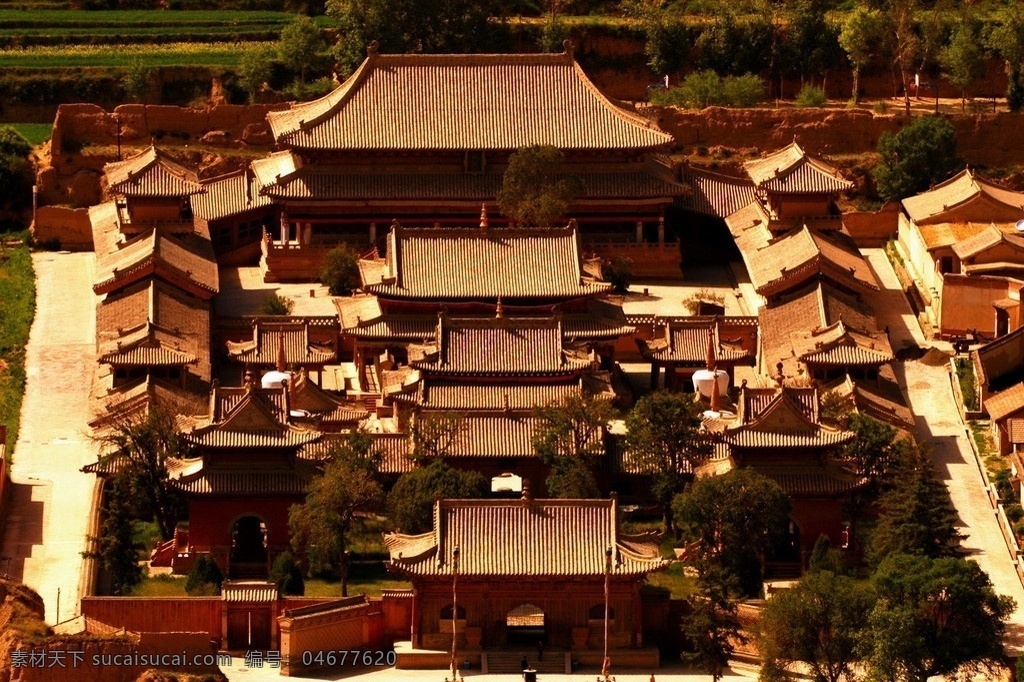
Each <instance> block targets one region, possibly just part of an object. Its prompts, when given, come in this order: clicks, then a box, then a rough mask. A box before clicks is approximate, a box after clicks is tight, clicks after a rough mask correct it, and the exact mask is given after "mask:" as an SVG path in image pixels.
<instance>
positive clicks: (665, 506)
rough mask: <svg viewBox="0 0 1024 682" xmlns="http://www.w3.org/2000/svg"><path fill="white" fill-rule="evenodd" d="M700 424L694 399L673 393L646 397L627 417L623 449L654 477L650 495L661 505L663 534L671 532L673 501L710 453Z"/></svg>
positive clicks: (700, 417)
mask: <svg viewBox="0 0 1024 682" xmlns="http://www.w3.org/2000/svg"><path fill="white" fill-rule="evenodd" d="M701 421H702V414H701V409H700V406H699V405H698V404H697V403H695V402H694V401H693V397H692V396H691V395H687V394H683V393H676V392H674V391H655V392H654V393H649V394H648V395H645V396H644V397H642V398H640V400H638V401H637V402H636V404H635V405H634V406H633V409H632V410H630V412H629V414H628V415H627V416H626V448H627V450H628V452H629V453H630V455H631V456H632V457H633V459H634V463H635V465H636V466H637V467H639V468H640V469H641V470H643V471H647V472H651V473H652V474H653V484H652V486H651V495H652V497H653V498H654V499H655V500H657V501H658V503H659V504H661V508H662V512H663V519H664V523H665V531H666V532H668V531H669V530H672V500H673V498H675V496H676V495H678V494H679V493H681V492H682V491H683V488H684V487H685V485H686V481H687V480H689V479H690V478H691V477H692V472H693V470H694V469H695V468H696V467H697V466H698V465H699V464H700V463H701V462H703V461H705V460H707V459H708V458H709V457H711V454H712V444H711V441H710V440H708V439H707V438H706V437H705V436H704V434H702V433H701Z"/></svg>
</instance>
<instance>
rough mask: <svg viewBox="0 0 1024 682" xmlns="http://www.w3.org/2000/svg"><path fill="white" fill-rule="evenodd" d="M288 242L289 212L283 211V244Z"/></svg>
mask: <svg viewBox="0 0 1024 682" xmlns="http://www.w3.org/2000/svg"><path fill="white" fill-rule="evenodd" d="M287 243H288V212H287V211H281V245H282V246H284V245H285V244H287Z"/></svg>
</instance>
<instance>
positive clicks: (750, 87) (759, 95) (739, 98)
mask: <svg viewBox="0 0 1024 682" xmlns="http://www.w3.org/2000/svg"><path fill="white" fill-rule="evenodd" d="M722 90H723V94H724V95H725V101H726V103H727V104H728V105H729V106H730V107H752V106H754V105H755V104H758V103H759V102H763V101H764V97H765V91H764V81H763V80H761V78H759V77H758V76H755V75H754V74H752V73H745V74H743V75H742V76H729V77H728V78H726V79H724V80H723V81H722Z"/></svg>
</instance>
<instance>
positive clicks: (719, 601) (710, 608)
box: [682, 561, 746, 682]
mask: <svg viewBox="0 0 1024 682" xmlns="http://www.w3.org/2000/svg"><path fill="white" fill-rule="evenodd" d="M696 568H697V590H696V593H695V594H693V595H692V596H691V597H690V599H689V600H688V601H689V603H690V613H689V614H687V617H686V620H684V621H683V635H684V636H685V637H686V640H687V642H689V644H690V649H691V651H684V653H683V654H682V659H683V660H684V661H690V662H693V663H696V664H697V665H699V666H701V667H702V668H704V670H706V671H707V672H708V673H709V674H710V675H711V679H713V680H715V682H717V681H718V680H720V679H722V676H723V674H724V672H725V668H726V666H727V665H728V664H729V658H730V657H731V656H732V653H733V651H734V650H735V648H736V643H737V642H745V641H746V637H745V636H744V635H743V633H742V630H741V629H740V622H739V617H738V615H737V609H736V602H735V601H734V600H733V599H732V595H733V594H735V593H736V591H737V589H738V586H737V584H736V579H735V577H734V576H732V575H731V574H730V573H729V572H728V571H726V570H725V569H724V568H722V566H721V565H719V564H717V563H714V562H706V561H698V562H697V566H696Z"/></svg>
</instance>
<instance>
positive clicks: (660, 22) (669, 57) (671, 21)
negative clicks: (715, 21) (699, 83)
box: [621, 0, 696, 76]
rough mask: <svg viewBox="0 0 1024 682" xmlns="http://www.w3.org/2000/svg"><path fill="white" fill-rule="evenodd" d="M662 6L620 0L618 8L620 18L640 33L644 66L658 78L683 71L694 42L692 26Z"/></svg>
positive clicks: (651, 0)
mask: <svg viewBox="0 0 1024 682" xmlns="http://www.w3.org/2000/svg"><path fill="white" fill-rule="evenodd" d="M665 4H666V3H665V2H663V0H623V2H622V4H621V8H622V12H623V14H625V15H626V16H627V17H629V18H631V19H632V20H634V21H635V22H636V23H637V24H638V25H639V26H640V29H641V30H642V31H643V33H644V54H645V55H646V56H647V65H648V66H649V67H650V69H651V71H653V72H654V73H655V74H656V75H659V76H660V75H662V74H669V73H675V72H677V71H679V70H680V69H682V67H683V66H684V65H685V64H686V62H687V59H688V58H689V55H690V50H691V49H692V48H693V42H694V40H695V39H696V33H695V31H694V28H693V26H691V25H690V23H689V22H687V21H685V19H683V18H682V17H679V16H678V15H677V14H675V13H674V12H671V11H669V10H668V8H666V6H665Z"/></svg>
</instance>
